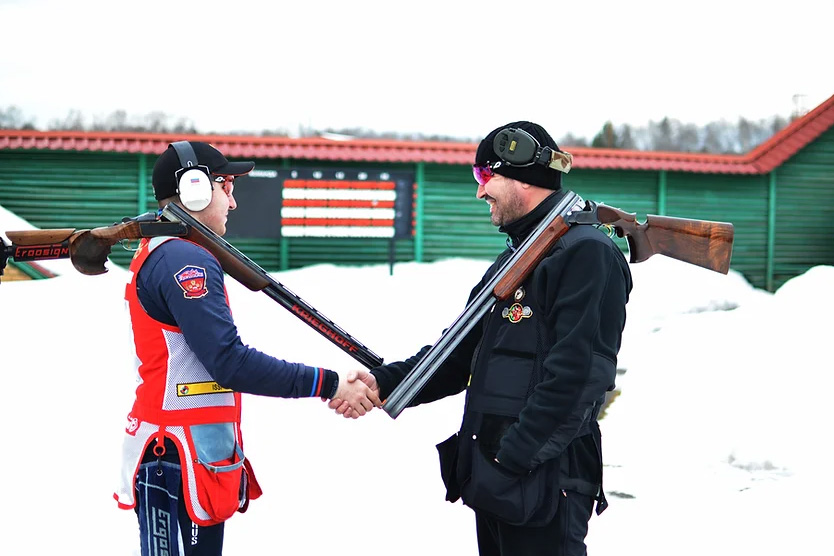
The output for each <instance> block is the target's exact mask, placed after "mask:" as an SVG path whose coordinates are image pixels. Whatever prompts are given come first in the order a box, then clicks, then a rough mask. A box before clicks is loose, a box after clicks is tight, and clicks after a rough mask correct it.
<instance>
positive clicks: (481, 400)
mask: <svg viewBox="0 0 834 556" xmlns="http://www.w3.org/2000/svg"><path fill="white" fill-rule="evenodd" d="M554 197H556V196H554ZM556 200H558V197H557V198H556ZM543 204H544V203H543ZM548 204H549V203H548ZM540 208H542V207H540ZM544 209H546V210H545V212H546V211H547V210H549V207H547V206H545V207H544ZM528 216H533V217H535V216H538V217H539V218H541V216H540V215H533V214H532V213H531V214H530V215H528ZM525 218H526V217H525ZM531 221H534V220H533V219H531ZM590 231H593V232H594V233H599V232H596V231H595V230H590ZM516 241H517V242H520V239H518V238H517V239H516ZM508 243H509V242H508ZM516 245H517V243H516ZM513 247H514V246H513V245H510V247H509V248H508V249H507V250H506V251H505V252H504V253H502V254H501V256H500V257H499V258H498V259H497V261H496V263H495V264H494V265H493V266H492V267H491V270H490V272H493V271H495V270H497V269H498V268H500V267H501V265H502V264H503V262H504V261H505V260H506V259H507V258H509V257H510V256H511V255H512V251H513ZM537 279H539V276H538V275H537V273H536V271H535V270H534V271H533V272H532V273H531V274H530V276H528V277H527V279H526V280H525V281H524V283H523V284H522V285H521V287H519V288H518V289H517V290H516V291H515V293H514V295H513V296H512V297H511V298H509V299H507V300H506V301H497V302H496V303H495V305H494V306H493V307H492V309H491V310H490V312H489V313H487V315H486V316H485V317H484V319H483V322H482V326H483V328H482V335H481V340H480V342H479V344H478V347H477V349H476V350H475V353H474V354H473V357H472V366H471V379H470V384H469V387H468V388H467V394H466V403H465V409H464V417H463V423H462V425H461V430H460V432H459V433H458V434H457V435H454V436H453V437H452V438H450V439H448V440H447V441H446V442H444V443H441V444H440V445H438V450H439V451H440V455H441V473H442V474H443V478H444V482H445V483H446V486H447V499H448V500H450V501H454V500H456V499H457V497H458V496H461V495H462V497H463V499H464V502H465V503H466V504H467V505H469V506H471V507H473V508H474V509H476V510H479V511H483V512H486V513H488V514H490V515H492V516H494V517H496V518H498V519H501V520H503V521H506V522H508V523H510V524H515V525H543V524H545V523H548V522H549V521H550V520H551V519H552V518H553V516H554V515H555V511H556V507H557V505H558V497H559V493H560V491H561V490H563V489H564V490H573V491H577V492H580V493H582V494H585V495H588V496H592V497H594V498H596V499H597V500H598V505H597V513H600V512H601V511H602V510H603V509H604V507H605V500H604V496H603V495H602V488H601V482H602V481H601V473H602V469H601V461H602V459H601V453H600V452H601V451H600V450H599V449H598V455H599V462H600V469H599V477H600V479H599V481H595V482H589V481H586V480H581V479H578V478H575V477H571V476H570V470H569V462H568V459H567V457H566V456H565V455H564V454H561V453H559V454H553V456H552V458H550V459H545V460H543V461H542V462H541V463H540V464H539V465H538V467H537V468H536V469H534V470H533V471H532V472H530V473H529V474H527V475H526V476H523V477H519V476H510V475H507V474H506V470H502V469H500V466H497V465H496V464H494V461H493V460H494V458H495V455H496V453H497V452H498V450H499V448H500V441H501V438H502V437H503V436H504V434H505V432H506V431H507V429H508V428H509V427H510V426H512V425H513V424H514V423H516V422H517V421H518V417H519V414H520V413H521V410H522V409H523V408H524V406H525V403H526V401H527V398H528V397H529V396H530V394H531V393H532V392H533V390H534V389H535V387H536V385H537V384H539V383H540V382H541V381H542V380H543V378H544V359H545V357H546V356H547V354H548V351H549V349H550V347H551V346H552V345H553V343H554V338H551V337H550V336H551V331H549V330H547V329H546V326H545V323H544V319H543V315H544V312H543V311H542V310H541V308H540V306H539V303H538V300H537V296H536V283H537ZM485 280H486V278H485ZM603 400H604V398H603ZM603 400H601V402H602V401H603ZM601 402H600V406H599V407H601ZM599 407H595V408H594V409H593V410H592V412H591V413H590V414H588V415H585V416H584V417H583V424H582V425H581V427H580V428H579V432H578V433H577V435H576V436H575V437H576V438H578V437H581V436H584V435H588V434H592V435H595V442H594V443H595V444H596V446H597V447H599V446H600V442H599V428H598V426H597V422H596V418H597V415H598V413H599ZM452 445H454V446H452ZM444 452H446V453H445V454H444ZM444 456H445V457H444ZM544 457H545V458H547V456H544ZM444 460H445V461H444ZM452 461H454V464H452Z"/></svg>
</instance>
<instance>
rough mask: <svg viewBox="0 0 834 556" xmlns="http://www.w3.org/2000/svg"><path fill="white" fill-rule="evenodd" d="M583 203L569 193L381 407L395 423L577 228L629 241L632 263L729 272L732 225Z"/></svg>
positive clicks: (588, 202)
mask: <svg viewBox="0 0 834 556" xmlns="http://www.w3.org/2000/svg"><path fill="white" fill-rule="evenodd" d="M581 204H582V199H581V198H580V197H579V196H578V195H577V194H576V193H574V192H572V191H568V192H567V193H565V195H564V197H562V200H561V201H560V202H559V204H558V205H556V206H555V207H554V208H553V210H551V211H550V212H549V213H548V215H547V216H545V218H544V219H542V222H541V223H540V224H539V225H538V226H537V227H536V229H535V230H534V231H533V233H532V234H530V236H529V237H528V238H527V239H526V240H524V242H522V244H521V245H520V246H519V247H518V249H517V250H516V251H515V253H513V255H512V256H511V257H510V258H509V259H508V260H507V261H506V262H505V263H504V265H503V266H502V267H501V268H500V269H499V270H498V272H496V273H495V274H494V275H493V276H492V278H490V280H489V282H487V284H486V285H485V286H484V287H483V288H482V289H481V291H480V292H479V293H478V294H477V295H476V296H475V297H474V298H473V299H472V301H471V302H470V303H469V304H468V305H467V306H466V308H465V309H464V311H463V312H462V313H461V314H460V315H459V316H458V317H457V319H455V321H454V322H453V323H452V325H451V326H450V327H449V328H448V329H446V330H445V331H444V332H443V335H442V336H440V339H438V340H437V342H435V343H434V345H432V346H431V348H429V350H428V351H427V352H426V353H425V354H424V355H423V357H422V358H421V359H420V361H419V362H418V363H417V365H415V367H414V368H413V369H412V370H411V371H410V372H409V373H408V374H407V375H406V376H405V378H404V379H403V381H402V382H400V384H398V385H397V387H396V388H394V390H393V391H392V392H391V394H390V395H389V396H388V398H387V399H386V400H385V402H384V403H383V405H382V408H383V409H384V410H385V412H386V413H388V415H390V416H391V418H393V419H396V418H397V416H398V415H399V414H400V413H401V412H402V410H403V409H405V408H406V407H408V405H409V404H410V403H411V401H412V400H413V399H414V398H415V397H416V396H417V394H419V393H420V391H421V390H422V389H423V387H424V386H425V385H426V383H427V382H428V381H429V379H430V378H431V377H432V375H434V373H435V372H436V371H437V369H438V368H439V367H440V365H441V364H442V363H443V362H444V361H445V360H446V358H447V357H448V356H449V355H450V354H451V353H452V350H454V349H455V347H457V345H458V344H459V343H460V342H461V340H463V338H464V336H466V334H467V332H469V331H470V330H471V329H472V327H473V326H475V324H476V323H477V322H478V321H479V320H480V319H481V318H482V317H483V316H484V315H485V314H486V313H487V311H488V310H489V308H490V307H492V305H493V304H494V303H495V302H496V300H499V301H504V300H506V299H508V298H509V297H510V296H511V295H512V294H513V292H515V290H517V289H518V287H519V286H520V285H521V283H522V282H524V279H525V278H527V276H528V275H529V274H530V273H531V272H532V271H533V269H534V268H535V267H536V265H537V264H538V263H539V262H540V261H541V260H542V259H543V258H544V256H545V255H546V254H547V253H548V252H549V251H550V250H551V249H552V248H553V247H554V245H555V244H556V242H557V241H558V239H559V238H560V237H562V236H563V235H564V234H565V232H567V231H568V229H570V227H571V226H573V225H577V224H591V225H597V226H605V227H608V229H610V230H613V231H614V232H615V233H616V234H617V236H619V237H625V238H626V242H627V243H628V247H629V255H630V262H632V263H637V262H642V261H645V260H646V259H648V258H649V257H651V256H652V255H665V256H667V257H671V258H674V259H678V260H681V261H685V262H688V263H691V264H694V265H697V266H700V267H703V268H707V269H709V270H713V271H715V272H721V273H723V274H726V273H727V272H729V270H730V258H731V256H732V249H733V236H734V232H733V225H732V224H730V223H727V222H711V221H708V220H689V219H686V218H672V217H667V216H655V215H649V216H648V217H647V219H646V222H645V223H642V224H641V223H638V222H637V219H636V216H635V215H634V214H632V213H627V212H624V211H622V210H620V209H618V208H614V207H609V206H607V205H603V204H599V203H595V202H593V201H586V202H585V203H584V209H582V210H576V207H577V206H581Z"/></svg>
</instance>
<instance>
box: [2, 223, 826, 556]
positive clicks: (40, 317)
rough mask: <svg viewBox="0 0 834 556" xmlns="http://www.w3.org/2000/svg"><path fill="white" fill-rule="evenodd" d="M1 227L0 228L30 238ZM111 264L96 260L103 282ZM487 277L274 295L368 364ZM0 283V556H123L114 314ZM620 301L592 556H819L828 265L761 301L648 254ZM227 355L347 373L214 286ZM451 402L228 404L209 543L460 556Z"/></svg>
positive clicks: (433, 326)
mask: <svg viewBox="0 0 834 556" xmlns="http://www.w3.org/2000/svg"><path fill="white" fill-rule="evenodd" d="M28 227H29V226H28V224H26V223H25V222H23V221H21V220H19V219H17V218H16V217H14V216H13V215H11V214H9V213H8V212H6V211H4V210H3V209H2V208H0V230H2V231H7V230H17V229H25V228H28ZM108 264H109V263H108ZM487 265H488V263H487V262H486V261H474V260H465V259H454V260H447V261H441V262H437V263H432V264H418V263H404V264H398V265H396V266H395V267H394V273H393V276H391V275H389V272H388V267H387V266H386V265H380V266H369V267H335V266H331V265H318V266H313V267H309V268H304V269H300V270H294V271H289V272H283V273H276V274H275V275H274V276H275V278H276V279H277V280H279V281H280V282H281V283H282V284H284V285H285V286H287V287H288V288H289V289H291V290H292V291H294V292H295V293H296V294H298V295H299V296H301V297H302V298H303V299H305V300H306V301H307V302H308V303H310V304H311V305H312V306H314V307H316V308H317V309H319V310H320V311H321V312H322V313H324V314H325V315H326V316H328V317H329V318H330V319H332V320H333V321H334V322H336V323H337V324H338V325H339V326H341V327H342V328H344V329H345V330H347V331H348V332H350V333H351V334H352V335H353V336H355V337H356V338H357V339H358V340H360V341H362V342H363V343H364V344H365V345H367V346H368V347H369V348H371V349H372V350H373V351H375V352H376V353H378V354H379V355H381V356H383V357H384V358H385V360H386V361H393V360H397V359H399V358H402V357H406V356H408V355H411V354H412V353H413V352H414V351H416V349H417V348H418V347H419V346H421V345H423V344H426V343H432V342H434V341H435V340H436V339H437V337H438V336H439V334H440V333H441V331H442V329H443V328H444V327H445V326H447V325H448V324H450V323H451V322H452V321H453V320H454V318H455V317H456V316H457V315H458V314H459V313H460V312H461V311H462V310H463V306H464V303H465V301H466V296H467V293H468V292H469V289H470V288H471V287H472V285H473V284H474V283H475V282H476V281H477V280H478V279H479V277H480V276H481V274H482V273H483V271H484V270H485V269H486V267H487ZM45 266H48V267H49V268H50V269H52V270H54V271H56V272H58V273H60V274H61V275H60V276H59V277H57V278H53V279H50V280H40V281H27V282H4V283H2V284H0V342H2V346H3V348H4V349H3V357H2V359H0V369H2V378H3V383H2V384H3V387H4V391H5V392H6V395H5V401H4V403H3V404H2V405H0V422H2V431H3V436H4V441H5V442H4V445H5V448H4V457H3V458H2V460H0V498H2V500H4V501H5V506H6V512H5V516H6V517H5V519H4V522H3V531H4V534H3V540H2V551H0V552H2V553H3V554H23V553H27V554H50V555H51V554H61V553H65V552H67V551H68V550H70V549H71V550H73V551H78V550H80V551H82V552H83V553H85V554H90V555H106V556H118V555H125V556H127V555H133V554H138V534H137V525H136V519H135V517H134V515H133V513H132V512H127V511H122V510H118V509H117V507H116V504H115V501H114V500H113V499H112V493H113V490H114V488H115V485H116V479H117V471H118V467H119V456H120V448H121V435H122V431H123V428H124V426H125V416H126V415H127V413H128V411H129V409H130V406H131V402H132V394H133V389H134V387H135V383H134V377H133V371H132V360H131V351H130V346H129V343H128V336H127V326H128V320H127V315H126V312H125V310H124V306H123V301H122V295H123V288H124V282H125V279H126V273H125V271H124V270H123V269H121V268H118V267H115V266H113V265H112V264H109V267H110V272H108V273H107V274H105V275H102V276H96V277H90V276H83V275H81V274H79V273H77V272H75V271H74V270H73V269H72V266H71V265H70V264H69V263H68V262H67V261H56V262H51V263H46V264H45ZM632 270H633V273H634V278H635V288H634V291H633V295H632V298H631V301H630V302H629V306H628V311H629V316H628V323H627V326H626V332H625V336H624V340H623V348H622V351H621V353H620V365H619V366H620V368H621V369H623V370H624V371H625V372H624V373H623V374H622V375H621V376H620V378H619V380H618V384H619V389H620V395H619V396H618V397H617V398H616V399H615V401H614V402H613V404H612V405H611V406H610V407H609V409H608V411H607V413H606V415H605V417H604V419H603V420H602V421H601V427H602V431H603V446H604V457H605V463H606V470H605V489H606V492H607V493H608V497H609V501H610V504H611V505H610V508H609V509H608V510H607V511H606V512H605V513H604V514H602V516H595V517H594V518H593V519H592V520H591V529H590V533H589V535H588V539H587V544H588V547H589V553H590V554H640V555H641V556H654V555H657V556H661V555H662V556H667V555H669V554H675V555H688V554H692V555H698V556H702V555H705V554H709V555H736V554H740V553H744V554H755V555H757V556H768V555H779V556H783V555H784V554H817V553H824V552H825V551H826V550H829V548H828V547H830V542H829V538H828V535H827V533H828V527H829V526H830V523H831V521H832V518H834V511H832V509H831V506H830V504H829V499H830V497H831V496H832V494H834V479H832V475H831V473H830V472H829V470H828V467H829V466H830V462H831V448H830V440H829V438H830V437H829V434H830V431H831V425H832V412H831V411H830V410H829V409H828V407H827V401H828V398H829V397H830V396H831V395H832V392H834V388H832V387H834V364H832V362H831V358H830V355H829V353H828V351H827V348H826V346H827V345H829V342H831V339H832V330H834V327H832V325H831V317H830V315H832V314H834V267H832V266H821V267H815V268H812V269H810V270H809V271H808V272H806V273H805V274H804V275H802V276H799V277H797V278H795V279H793V280H791V281H789V282H788V283H786V284H785V285H784V286H783V287H782V288H781V289H779V290H778V291H777V292H776V293H775V294H769V293H766V292H763V291H761V290H756V289H754V288H752V287H751V286H750V285H749V284H748V283H747V282H746V281H745V280H744V279H743V277H741V276H740V275H739V274H737V273H735V272H734V271H731V272H730V274H729V275H727V276H723V275H719V274H715V273H711V272H709V271H706V270H702V269H699V268H697V267H693V266H691V265H686V264H684V263H679V262H677V261H672V260H670V259H665V258H663V257H659V256H658V257H654V258H652V259H651V260H649V261H647V262H645V263H640V264H636V265H632ZM227 285H228V289H229V295H230V298H231V303H232V310H233V312H234V315H235V317H236V321H237V323H238V327H239V330H240V333H241V336H242V338H243V340H244V342H245V343H248V344H250V345H253V346H255V347H257V348H259V349H261V350H262V351H265V352H267V353H271V354H273V355H275V356H278V357H281V358H284V359H287V360H291V361H303V362H305V363H309V364H314V365H322V366H327V367H330V368H333V369H335V370H337V371H339V372H342V373H343V372H347V370H349V369H352V368H357V367H358V365H357V364H356V363H355V362H354V361H353V360H352V359H350V358H349V357H348V356H347V355H345V354H343V353H342V352H341V351H340V350H338V349H337V348H335V347H334V346H333V345H332V344H330V343H329V342H328V341H326V340H325V339H324V338H322V337H321V336H320V335H318V334H317V333H315V332H314V331H312V330H311V329H310V328H308V327H307V326H305V325H303V324H302V323H301V322H300V321H299V320H298V319H296V318H295V317H293V316H292V315H290V314H289V313H288V312H287V311H285V310H284V309H282V308H281V307H279V306H278V305H277V304H276V303H274V302H273V301H271V300H270V299H269V298H267V297H266V296H265V295H263V294H262V293H259V292H251V291H249V290H247V289H245V288H244V287H243V286H240V285H239V284H237V283H236V282H234V281H232V280H229V281H227ZM462 402H463V399H462V396H456V397H454V398H449V399H446V400H443V401H440V402H437V403H434V404H430V405H427V406H421V407H418V408H414V409H409V410H406V411H405V412H403V413H402V414H401V415H400V416H399V417H398V418H397V419H396V420H393V419H391V418H390V417H389V416H388V415H387V414H386V413H385V412H383V411H381V410H375V411H373V412H371V414H370V415H368V416H367V417H365V418H363V419H360V420H357V421H353V420H346V419H343V418H341V417H338V416H336V415H335V414H333V413H332V412H330V411H329V410H327V407H326V405H325V404H323V403H322V402H321V401H320V400H318V399H303V400H283V399H272V398H263V397H257V396H245V397H244V415H243V430H244V438H245V442H246V449H247V450H246V451H247V454H248V456H249V457H250V458H251V460H252V462H253V465H254V468H255V471H256V473H257V476H258V479H259V481H260V483H261V486H262V487H263V489H264V496H263V497H261V498H260V499H258V500H256V501H254V502H252V504H251V506H250V508H249V511H248V512H247V513H245V514H242V515H236V516H235V517H234V518H232V520H231V521H229V522H228V524H227V528H226V553H227V554H230V555H234V554H248V555H260V554H276V553H281V554H293V555H294V554H305V555H306V554H329V553H338V554H340V555H341V556H351V555H360V554H361V555H366V554H377V553H388V554H399V555H423V554H455V555H460V556H468V555H475V554H477V547H476V542H475V530H474V518H473V514H472V512H471V511H470V510H469V509H468V508H466V507H465V506H462V505H461V504H460V502H458V503H456V504H449V503H448V502H444V500H443V495H444V490H443V485H442V483H441V480H440V476H439V471H438V464H437V456H436V452H435V448H434V445H435V444H436V443H438V442H440V441H442V440H444V439H445V438H446V437H448V436H449V435H450V434H452V433H453V432H454V431H455V430H457V427H458V425H459V423H460V416H461V409H462Z"/></svg>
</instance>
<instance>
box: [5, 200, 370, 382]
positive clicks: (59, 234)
mask: <svg viewBox="0 0 834 556" xmlns="http://www.w3.org/2000/svg"><path fill="white" fill-rule="evenodd" d="M160 216H161V218H162V219H160V218H158V215H157V213H155V212H149V213H145V214H142V215H139V216H137V217H135V218H126V219H124V220H123V221H122V222H120V223H116V224H113V225H112V226H104V227H101V228H94V229H92V230H75V229H73V228H64V229H55V230H28V231H21V232H6V235H7V236H8V238H9V239H10V240H11V242H12V244H11V245H6V243H5V242H0V275H2V270H3V268H4V267H5V265H6V260H7V259H8V258H12V259H14V260H15V261H35V260H47V259H66V258H68V259H70V261H71V262H72V264H73V266H74V267H75V268H76V270H78V271H79V272H81V273H82V274H88V275H97V274H104V273H105V272H107V268H105V266H104V263H105V262H106V261H107V257H108V255H110V248H111V247H112V246H113V245H115V244H116V243H119V242H122V241H125V240H136V239H141V238H149V237H158V236H174V237H183V238H186V239H188V240H191V241H193V242H194V243H197V244H199V245H202V246H203V247H205V248H206V249H208V250H209V251H210V252H211V253H212V254H213V255H214V256H215V257H216V258H217V260H218V261H219V262H220V266H221V267H223V270H224V271H225V272H226V273H227V274H228V275H229V276H231V277H232V278H234V279H235V280H237V281H238V282H240V283H241V284H243V285H244V286H246V287H247V288H249V289H250V290H252V291H263V292H264V293H265V294H266V295H268V296H269V297H270V298H272V299H273V300H274V301H276V302H278V303H279V304H280V305H281V306H283V307H284V308H285V309H287V310H288V311H289V312H291V313H292V314H293V315H295V316H296V317H298V318H299V319H301V320H302V321H304V323H306V324H307V325H308V326H310V327H311V328H313V329H314V330H315V331H316V332H318V333H319V334H321V335H322V336H324V337H325V338H327V339H328V340H329V341H330V342H331V343H333V344H335V345H336V346H337V347H338V348H339V349H341V350H342V351H344V352H345V353H347V354H348V355H350V356H351V357H353V358H354V359H355V360H356V361H358V362H359V363H361V364H362V365H364V366H365V367H367V368H369V369H372V368H373V367H377V366H379V365H382V362H383V360H382V358H381V357H380V356H378V355H377V354H375V353H374V352H373V351H371V350H370V349H368V348H367V347H366V346H365V345H363V344H362V343H361V342H359V341H358V340H356V339H355V338H353V337H352V336H351V335H350V334H348V333H347V332H345V331H344V330H342V329H341V328H340V327H339V326H338V325H337V324H335V323H334V322H333V321H331V320H330V319H328V318H327V317H325V316H324V315H323V314H321V313H320V312H319V311H317V310H316V309H315V308H313V307H312V306H311V305H310V304H308V303H307V302H306V301H304V300H303V299H301V298H300V297H298V296H297V295H296V294H295V293H293V292H292V291H290V290H289V289H288V288H287V287H286V286H284V285H283V284H281V283H280V282H278V281H277V280H275V279H274V278H272V277H271V276H270V275H269V273H267V272H266V271H265V270H264V269H263V268H261V267H260V266H258V264H256V263H255V262H254V261H252V260H251V259H249V258H248V257H247V256H246V255H244V254H243V253H241V252H240V251H238V250H237V249H236V248H235V247H233V246H232V245H231V244H229V243H228V242H227V241H226V240H224V239H223V238H221V237H220V236H218V235H217V234H215V233H214V232H213V231H212V230H211V229H209V228H208V227H206V226H204V225H203V224H202V223H201V222H199V221H198V220H196V219H195V218H194V217H193V216H191V215H190V214H188V213H187V212H186V211H185V210H183V209H182V208H180V207H179V206H177V205H175V204H173V203H171V204H169V205H168V206H166V207H165V208H164V209H163V210H162V211H161V215H160ZM163 219H164V220H163Z"/></svg>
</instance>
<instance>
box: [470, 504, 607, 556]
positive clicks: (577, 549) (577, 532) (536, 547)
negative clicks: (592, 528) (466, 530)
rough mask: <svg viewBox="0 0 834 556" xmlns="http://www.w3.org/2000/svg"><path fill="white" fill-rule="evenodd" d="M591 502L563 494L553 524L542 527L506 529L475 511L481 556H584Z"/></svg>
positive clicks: (512, 526) (500, 523) (503, 524)
mask: <svg viewBox="0 0 834 556" xmlns="http://www.w3.org/2000/svg"><path fill="white" fill-rule="evenodd" d="M593 505H594V500H593V499H592V498H591V497H590V496H585V495H582V494H578V493H575V492H570V491H567V492H564V493H563V494H562V495H561V498H560V499H559V508H558V510H557V511H556V517H554V518H553V521H551V522H550V523H548V524H547V525H545V526H544V527H524V526H516V525H508V524H506V523H504V522H502V521H498V520H497V519H493V518H491V517H489V516H486V515H484V514H482V513H481V512H478V511H475V522H476V525H477V530H478V554H480V556H585V555H586V554H587V551H586V547H585V535H587V534H588V521H589V520H590V519H591V511H592V509H593Z"/></svg>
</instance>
